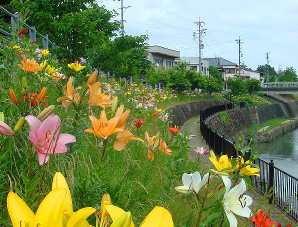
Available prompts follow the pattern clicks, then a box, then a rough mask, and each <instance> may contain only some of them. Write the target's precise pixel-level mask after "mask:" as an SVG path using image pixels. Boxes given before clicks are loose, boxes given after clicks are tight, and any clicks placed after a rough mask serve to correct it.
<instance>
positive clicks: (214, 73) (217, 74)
mask: <svg viewBox="0 0 298 227" xmlns="http://www.w3.org/2000/svg"><path fill="white" fill-rule="evenodd" d="M209 74H210V76H213V77H215V78H216V79H217V80H222V74H221V72H220V71H218V69H217V68H216V67H214V66H213V65H211V66H210V67H209Z"/></svg>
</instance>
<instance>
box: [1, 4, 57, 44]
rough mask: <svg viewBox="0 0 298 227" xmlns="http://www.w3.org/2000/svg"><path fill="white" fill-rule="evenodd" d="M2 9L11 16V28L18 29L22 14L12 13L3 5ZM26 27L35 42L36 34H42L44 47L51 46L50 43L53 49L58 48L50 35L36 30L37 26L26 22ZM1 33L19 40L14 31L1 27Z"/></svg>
mask: <svg viewBox="0 0 298 227" xmlns="http://www.w3.org/2000/svg"><path fill="white" fill-rule="evenodd" d="M0 11H2V12H3V13H5V14H6V15H8V16H10V18H11V28H12V30H13V31H16V29H17V28H18V27H19V24H20V16H19V14H18V13H15V14H13V13H11V12H9V11H8V10H6V9H5V8H3V7H2V6H0ZM24 27H25V28H27V29H28V30H29V37H30V40H31V41H33V42H36V35H38V36H40V37H41V38H42V44H43V49H48V48H49V43H51V45H52V49H57V46H56V44H55V43H53V42H52V41H51V40H49V38H48V35H47V34H46V35H42V34H40V33H39V32H37V31H36V29H35V26H30V25H28V24H26V23H24ZM0 33H2V34H3V35H4V36H8V37H10V38H13V39H14V40H16V41H18V37H14V34H13V33H12V32H8V31H5V30H3V29H0Z"/></svg>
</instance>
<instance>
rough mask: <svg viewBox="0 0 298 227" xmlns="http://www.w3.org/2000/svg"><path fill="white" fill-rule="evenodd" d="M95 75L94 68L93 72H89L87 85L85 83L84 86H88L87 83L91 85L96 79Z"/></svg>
mask: <svg viewBox="0 0 298 227" xmlns="http://www.w3.org/2000/svg"><path fill="white" fill-rule="evenodd" d="M96 76H97V71H96V70H95V71H93V73H92V74H91V76H89V78H88V80H87V85H86V87H87V86H88V85H90V86H91V85H92V84H93V83H94V82H95V80H96Z"/></svg>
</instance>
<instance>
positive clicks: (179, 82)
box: [165, 63, 191, 91]
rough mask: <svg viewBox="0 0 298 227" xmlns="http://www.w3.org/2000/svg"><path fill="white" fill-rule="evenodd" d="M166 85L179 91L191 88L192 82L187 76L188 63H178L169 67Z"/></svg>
mask: <svg viewBox="0 0 298 227" xmlns="http://www.w3.org/2000/svg"><path fill="white" fill-rule="evenodd" d="M165 82H166V87H167V88H169V89H174V90H177V91H185V90H189V89H190V88H191V83H190V81H189V80H188V78H187V76H186V64H185V63H178V64H177V65H175V66H174V67H172V68H169V69H168V76H167V78H166V81H165Z"/></svg>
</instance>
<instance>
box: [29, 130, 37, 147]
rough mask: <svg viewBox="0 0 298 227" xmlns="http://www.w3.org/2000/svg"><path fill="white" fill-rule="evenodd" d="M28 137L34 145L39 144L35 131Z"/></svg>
mask: <svg viewBox="0 0 298 227" xmlns="http://www.w3.org/2000/svg"><path fill="white" fill-rule="evenodd" d="M28 139H29V140H30V142H31V143H32V144H33V145H35V146H37V144H38V140H37V136H36V133H34V132H31V133H29V136H28Z"/></svg>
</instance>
